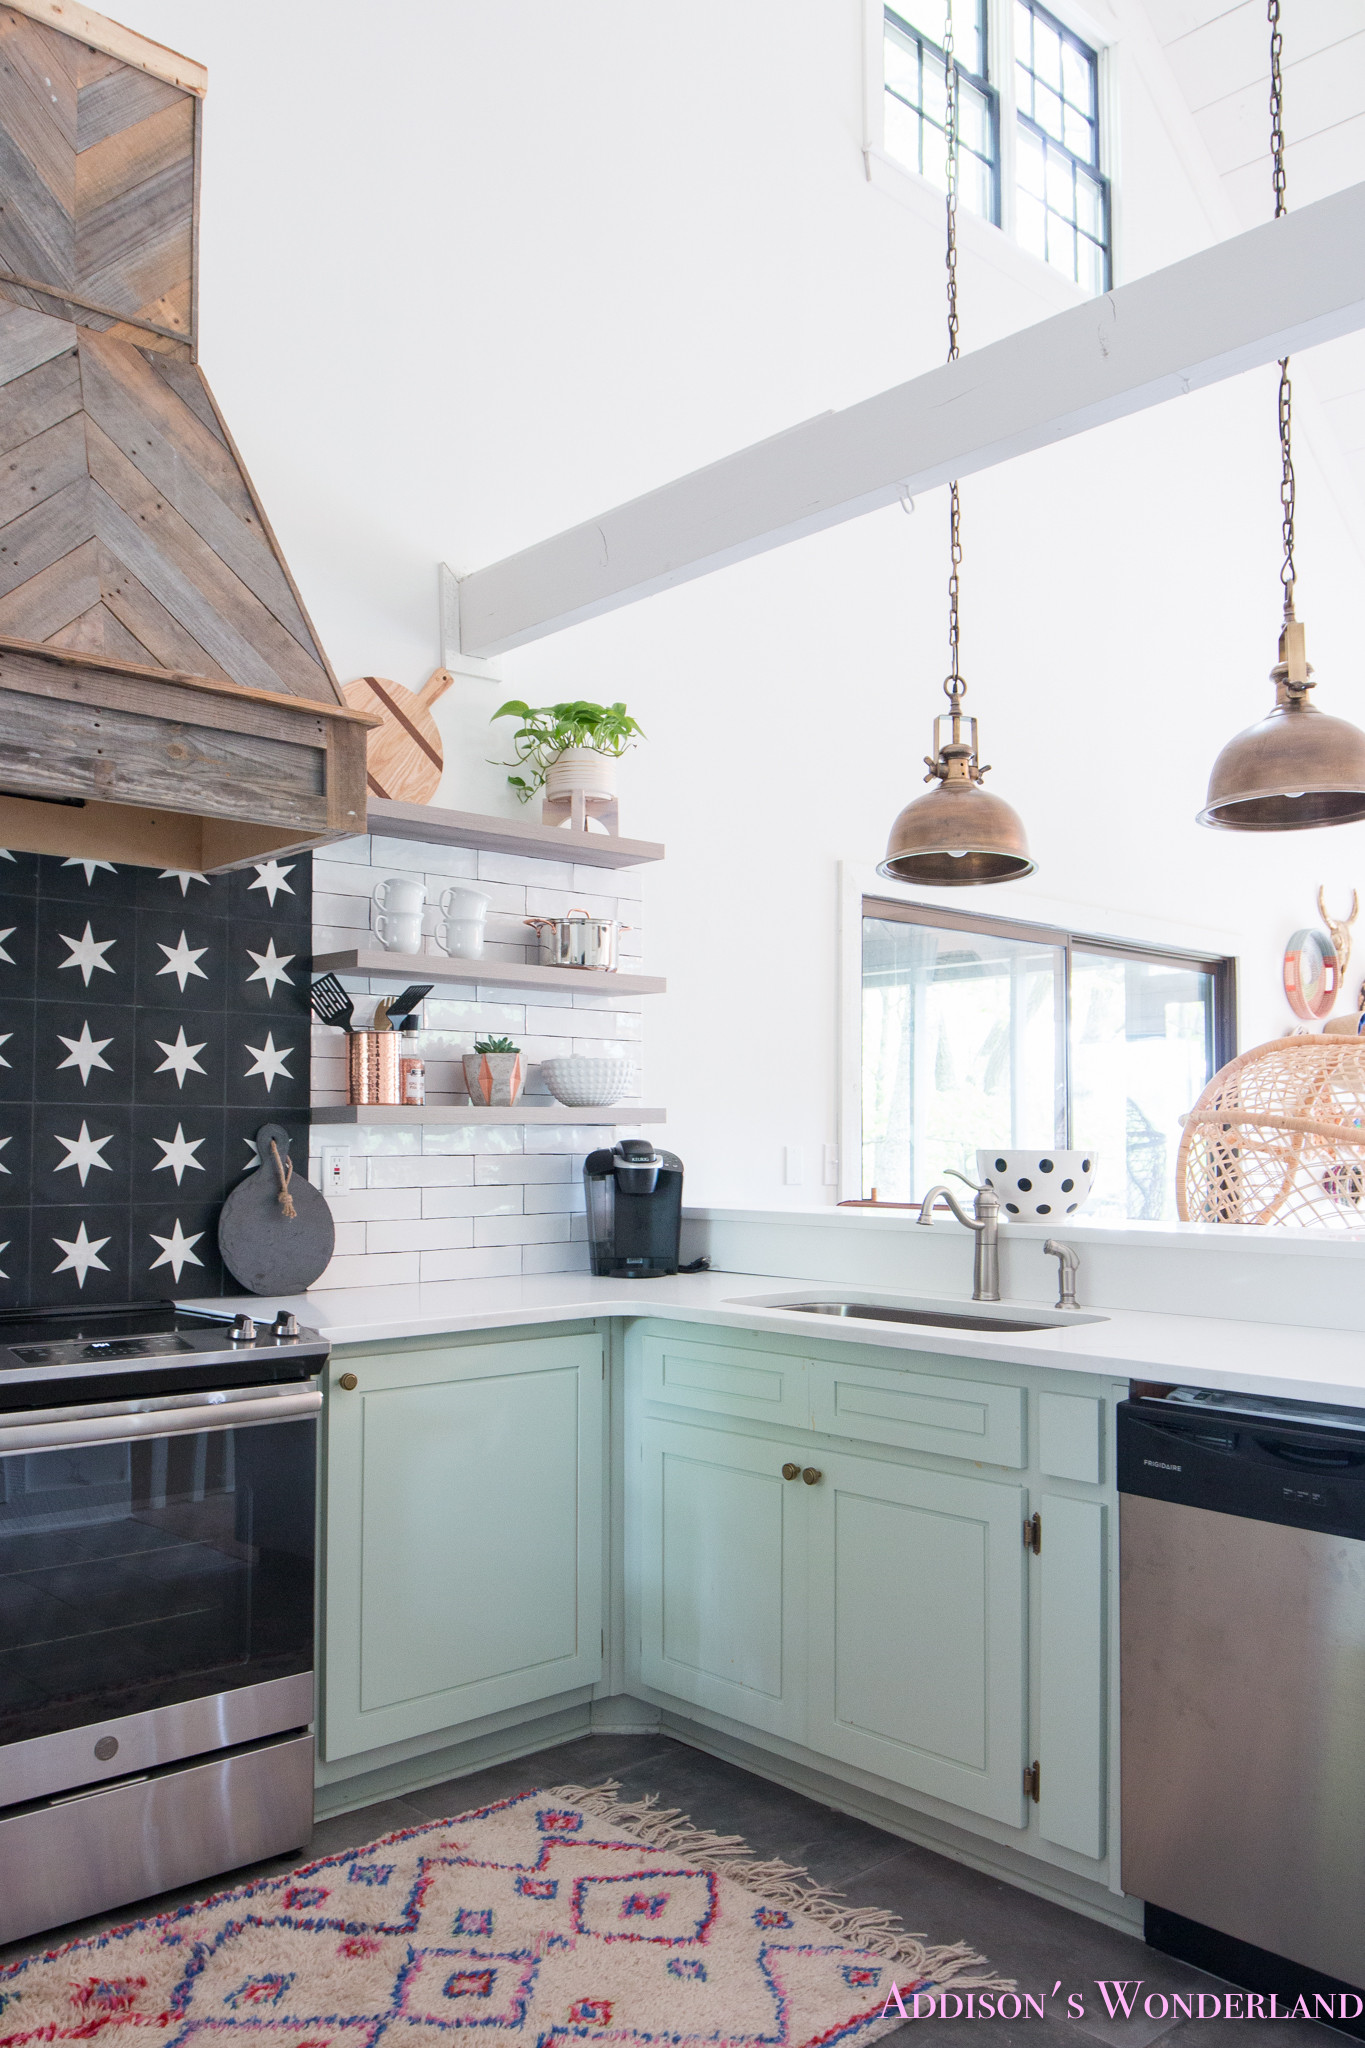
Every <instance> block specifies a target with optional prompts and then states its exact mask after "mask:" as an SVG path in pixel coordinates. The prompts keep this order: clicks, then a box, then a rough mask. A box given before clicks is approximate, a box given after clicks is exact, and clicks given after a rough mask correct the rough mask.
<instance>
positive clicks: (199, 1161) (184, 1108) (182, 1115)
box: [133, 1103, 226, 1206]
mask: <svg viewBox="0 0 1365 2048" xmlns="http://www.w3.org/2000/svg"><path fill="white" fill-rule="evenodd" d="M133 1191H134V1194H135V1195H136V1196H137V1197H138V1198H139V1199H146V1200H150V1199H152V1198H153V1197H154V1198H155V1199H156V1200H158V1201H166V1202H176V1201H179V1200H181V1199H182V1198H183V1199H184V1200H185V1201H186V1202H188V1203H190V1204H191V1206H196V1205H198V1204H200V1203H202V1202H208V1201H213V1202H216V1201H221V1200H222V1198H223V1195H224V1193H225V1192H226V1188H225V1184H224V1179H223V1112H222V1110H221V1109H219V1108H218V1107H217V1106H216V1105H214V1106H212V1107H205V1108H200V1107H197V1106H196V1105H194V1104H192V1103H179V1104H171V1103H167V1104H164V1105H162V1106H161V1107H158V1108H149V1107H147V1106H146V1105H145V1104H142V1103H139V1104H137V1105H135V1107H134V1109H133Z"/></svg>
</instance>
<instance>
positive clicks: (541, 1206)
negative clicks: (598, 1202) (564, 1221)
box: [522, 1181, 583, 1216]
mask: <svg viewBox="0 0 1365 2048" xmlns="http://www.w3.org/2000/svg"><path fill="white" fill-rule="evenodd" d="M522 1196H523V1200H524V1204H525V1209H526V1214H527V1215H528V1216H568V1215H571V1214H572V1213H573V1212H574V1211H575V1210H578V1209H581V1208H582V1207H583V1183H582V1182H581V1181H578V1182H576V1183H575V1182H568V1183H565V1182H555V1181H552V1182H550V1183H549V1185H548V1186H547V1185H544V1184H542V1185H540V1186H536V1184H535V1183H534V1182H533V1183H532V1184H531V1185H530V1186H529V1187H526V1188H523V1190H522Z"/></svg>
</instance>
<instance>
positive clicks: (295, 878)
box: [229, 854, 313, 930]
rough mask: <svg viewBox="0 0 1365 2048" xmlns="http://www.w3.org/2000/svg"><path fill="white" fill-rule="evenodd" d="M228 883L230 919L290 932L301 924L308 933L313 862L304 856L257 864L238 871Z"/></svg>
mask: <svg viewBox="0 0 1365 2048" xmlns="http://www.w3.org/2000/svg"><path fill="white" fill-rule="evenodd" d="M230 881H231V886H232V893H231V896H230V898H229V902H230V905H231V914H232V916H233V917H240V918H243V919H245V920H247V921H249V922H251V923H262V922H266V921H268V922H269V923H271V924H275V925H289V926H290V927H293V928H297V926H299V925H300V924H302V925H305V926H307V927H308V928H309V929H310V930H311V928H312V922H313V887H312V862H311V861H310V860H309V859H307V858H306V857H305V856H301V855H299V854H290V855H288V856H287V857H286V858H282V859H280V860H267V861H257V862H256V863H255V864H254V865H253V866H251V867H249V868H238V869H237V871H236V873H235V874H233V875H232V876H231V877H230Z"/></svg>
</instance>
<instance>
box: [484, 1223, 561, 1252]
mask: <svg viewBox="0 0 1365 2048" xmlns="http://www.w3.org/2000/svg"><path fill="white" fill-rule="evenodd" d="M570 1220H571V1219H570V1218H569V1217H568V1216H476V1217H475V1218H474V1242H475V1244H476V1245H495V1244H496V1245H510V1244H553V1243H555V1242H556V1241H560V1240H567V1238H568V1235H569V1223H570Z"/></svg>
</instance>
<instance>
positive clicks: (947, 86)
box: [877, 0, 1033, 888]
mask: <svg viewBox="0 0 1365 2048" xmlns="http://www.w3.org/2000/svg"><path fill="white" fill-rule="evenodd" d="M943 63H944V80H943V83H944V91H945V100H946V110H945V114H944V139H945V141H946V143H947V146H948V150H947V154H948V209H947V223H948V252H947V265H948V361H949V362H950V363H955V362H956V361H957V357H958V346H957V168H958V129H957V104H958V81H957V61H956V58H955V56H954V52H953V6H952V0H948V20H947V27H946V29H945V32H944V37H943ZM948 526H949V537H950V555H951V561H952V566H951V569H950V572H949V576H948V657H949V670H948V674H947V677H946V678H945V680H944V684H943V688H944V693H945V695H946V696H947V699H948V710H947V712H946V714H944V713H940V715H939V716H938V717H937V718H936V719H935V720H934V751H933V754H932V755H929V754H926V755H925V757H924V765H925V767H926V768H927V769H928V770H929V773H928V774H927V775H926V776H925V778H924V779H925V781H926V782H937V784H938V787H937V789H933V790H930V792H929V794H928V795H927V796H918V797H915V798H914V799H913V800H912V801H911V802H910V803H908V804H907V805H906V806H905V809H904V810H903V811H902V812H901V814H900V816H899V817H898V818H897V820H896V822H895V824H894V825H893V826H892V827H891V837H890V839H889V840H888V842H887V848H886V858H885V860H883V861H881V862H880V863H879V864H878V867H877V873H878V874H879V875H885V876H886V878H887V879H888V881H892V882H924V883H931V884H932V885H933V886H934V887H936V888H943V887H945V886H947V887H953V886H955V885H958V884H971V883H981V882H1010V881H1013V880H1014V879H1015V877H1016V876H1018V875H1031V874H1032V873H1033V862H1032V861H1031V860H1030V859H1029V851H1028V840H1027V838H1026V837H1025V833H1024V827H1023V824H1022V823H1021V821H1020V819H1019V816H1018V814H1017V813H1016V812H1015V811H1012V810H1011V809H1010V806H1009V805H1008V804H1007V803H1006V802H1005V800H1004V798H1003V797H998V796H991V795H988V794H987V792H986V791H985V790H984V789H983V788H982V787H981V780H982V777H983V776H984V775H986V774H988V773H989V766H990V764H989V763H987V764H986V766H985V767H983V766H982V765H981V763H980V758H979V753H978V746H977V735H976V720H975V718H971V717H967V716H966V715H965V714H964V713H963V709H962V699H963V697H964V696H965V695H966V693H967V685H966V683H965V682H964V681H963V678H962V674H961V671H960V669H959V666H958V612H957V599H958V573H957V572H958V570H959V568H960V567H961V564H962V522H961V508H960V505H959V501H958V489H957V484H956V482H954V483H952V484H950V485H949V487H948ZM945 718H946V722H947V724H948V726H949V728H950V737H949V738H948V739H947V740H945V739H944V738H943V726H944V723H945ZM964 727H965V728H966V730H967V735H968V736H967V737H966V738H964V736H963V728H964Z"/></svg>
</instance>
